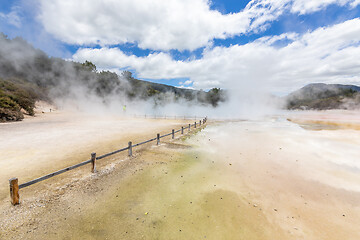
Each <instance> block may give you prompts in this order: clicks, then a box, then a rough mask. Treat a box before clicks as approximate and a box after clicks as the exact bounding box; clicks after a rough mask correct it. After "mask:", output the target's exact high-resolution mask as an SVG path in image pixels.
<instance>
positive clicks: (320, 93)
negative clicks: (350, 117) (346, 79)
mask: <svg viewBox="0 0 360 240" xmlns="http://www.w3.org/2000/svg"><path fill="white" fill-rule="evenodd" d="M286 103H287V104H286V106H287V108H288V109H303V110H307V109H314V110H327V109H356V108H360V87H359V86H356V85H344V84H325V83H312V84H308V85H306V86H304V87H302V88H301V89H299V90H296V91H294V92H292V93H290V94H289V95H288V96H287V97H286Z"/></svg>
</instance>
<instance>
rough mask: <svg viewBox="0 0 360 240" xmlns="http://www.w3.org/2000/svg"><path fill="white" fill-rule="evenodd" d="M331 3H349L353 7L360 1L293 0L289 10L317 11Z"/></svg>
mask: <svg viewBox="0 0 360 240" xmlns="http://www.w3.org/2000/svg"><path fill="white" fill-rule="evenodd" d="M331 4H336V5H339V6H345V5H347V4H350V6H351V7H355V6H356V5H358V4H360V2H359V0H294V3H293V5H292V7H291V11H292V12H294V13H300V14H307V13H312V12H316V11H319V10H321V9H323V8H325V7H327V6H328V5H331Z"/></svg>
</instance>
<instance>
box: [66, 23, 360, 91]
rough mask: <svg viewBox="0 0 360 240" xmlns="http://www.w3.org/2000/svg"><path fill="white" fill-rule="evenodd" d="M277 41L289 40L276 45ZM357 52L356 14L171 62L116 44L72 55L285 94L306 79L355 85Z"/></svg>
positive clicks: (200, 83) (143, 74)
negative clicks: (301, 32) (136, 53)
mask: <svg viewBox="0 0 360 240" xmlns="http://www.w3.org/2000/svg"><path fill="white" fill-rule="evenodd" d="M279 41H290V43H289V44H287V45H285V46H284V47H278V46H277V45H276V43H277V42H279ZM274 43H275V45H274ZM358 56H360V19H359V18H356V19H353V20H349V21H346V22H343V23H341V24H337V25H334V26H331V27H327V28H319V29H317V30H315V31H312V32H308V33H306V34H304V35H297V34H291V33H289V34H283V35H279V36H273V37H264V38H260V39H258V40H256V41H254V42H252V43H248V44H246V45H233V46H231V47H228V48H226V47H214V48H212V49H206V50H204V52H203V56H202V58H201V59H196V60H190V59H189V60H187V61H176V60H174V59H172V57H171V56H170V55H169V54H167V53H162V52H160V53H153V54H149V55H148V56H145V57H137V56H134V55H126V54H124V53H123V52H122V51H121V50H120V49H118V48H101V49H90V48H84V49H79V50H78V51H77V52H76V54H75V55H74V56H73V59H74V60H76V61H85V60H90V61H93V62H94V63H95V64H96V65H98V66H99V67H101V68H105V69H114V68H118V69H121V68H131V69H134V70H136V72H137V74H138V76H139V77H140V78H148V79H157V78H158V79H164V78H165V79H166V78H190V80H189V81H193V86H194V87H195V88H203V89H206V88H210V87H226V88H246V89H247V88H248V86H249V85H251V86H253V87H254V88H271V90H274V89H277V90H276V91H284V92H286V91H290V90H293V89H296V88H298V87H301V86H303V85H304V84H307V83H312V82H325V83H353V84H360V58H359V57H358ZM279 89H280V90H279Z"/></svg>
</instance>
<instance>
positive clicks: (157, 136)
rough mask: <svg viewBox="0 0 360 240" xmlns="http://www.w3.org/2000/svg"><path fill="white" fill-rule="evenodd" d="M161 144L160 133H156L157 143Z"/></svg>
mask: <svg viewBox="0 0 360 240" xmlns="http://www.w3.org/2000/svg"><path fill="white" fill-rule="evenodd" d="M159 144H160V133H158V134H157V135H156V145H159Z"/></svg>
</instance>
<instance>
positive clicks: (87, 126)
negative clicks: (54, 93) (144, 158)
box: [0, 112, 189, 201]
mask: <svg viewBox="0 0 360 240" xmlns="http://www.w3.org/2000/svg"><path fill="white" fill-rule="evenodd" d="M185 122H186V123H188V122H189V121H183V120H151V119H141V118H136V119H130V118H121V117H116V116H110V117H109V116H108V117H102V116H94V115H84V114H82V115H80V114H76V113H71V112H53V113H51V114H44V115H39V117H36V118H28V119H26V120H24V121H22V122H13V123H5V124H0V136H1V138H0V155H1V159H0V200H1V201H4V199H6V200H7V199H8V197H9V196H8V195H9V194H8V191H9V189H8V188H9V187H8V179H10V178H12V177H17V178H19V182H20V183H23V182H26V181H28V180H31V179H34V178H36V177H39V176H42V175H45V174H47V173H50V172H53V171H56V170H59V169H62V168H64V167H67V166H70V165H73V164H75V163H79V162H81V161H85V160H87V159H89V158H90V153H91V152H96V153H97V154H98V155H101V154H104V153H107V152H110V151H114V150H116V149H119V148H122V147H126V146H127V144H128V141H133V142H134V143H136V142H139V141H143V140H147V139H149V138H153V137H155V136H156V133H158V132H160V133H165V132H166V133H168V132H171V129H172V128H177V129H178V128H180V127H181V125H184V123H185Z"/></svg>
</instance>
